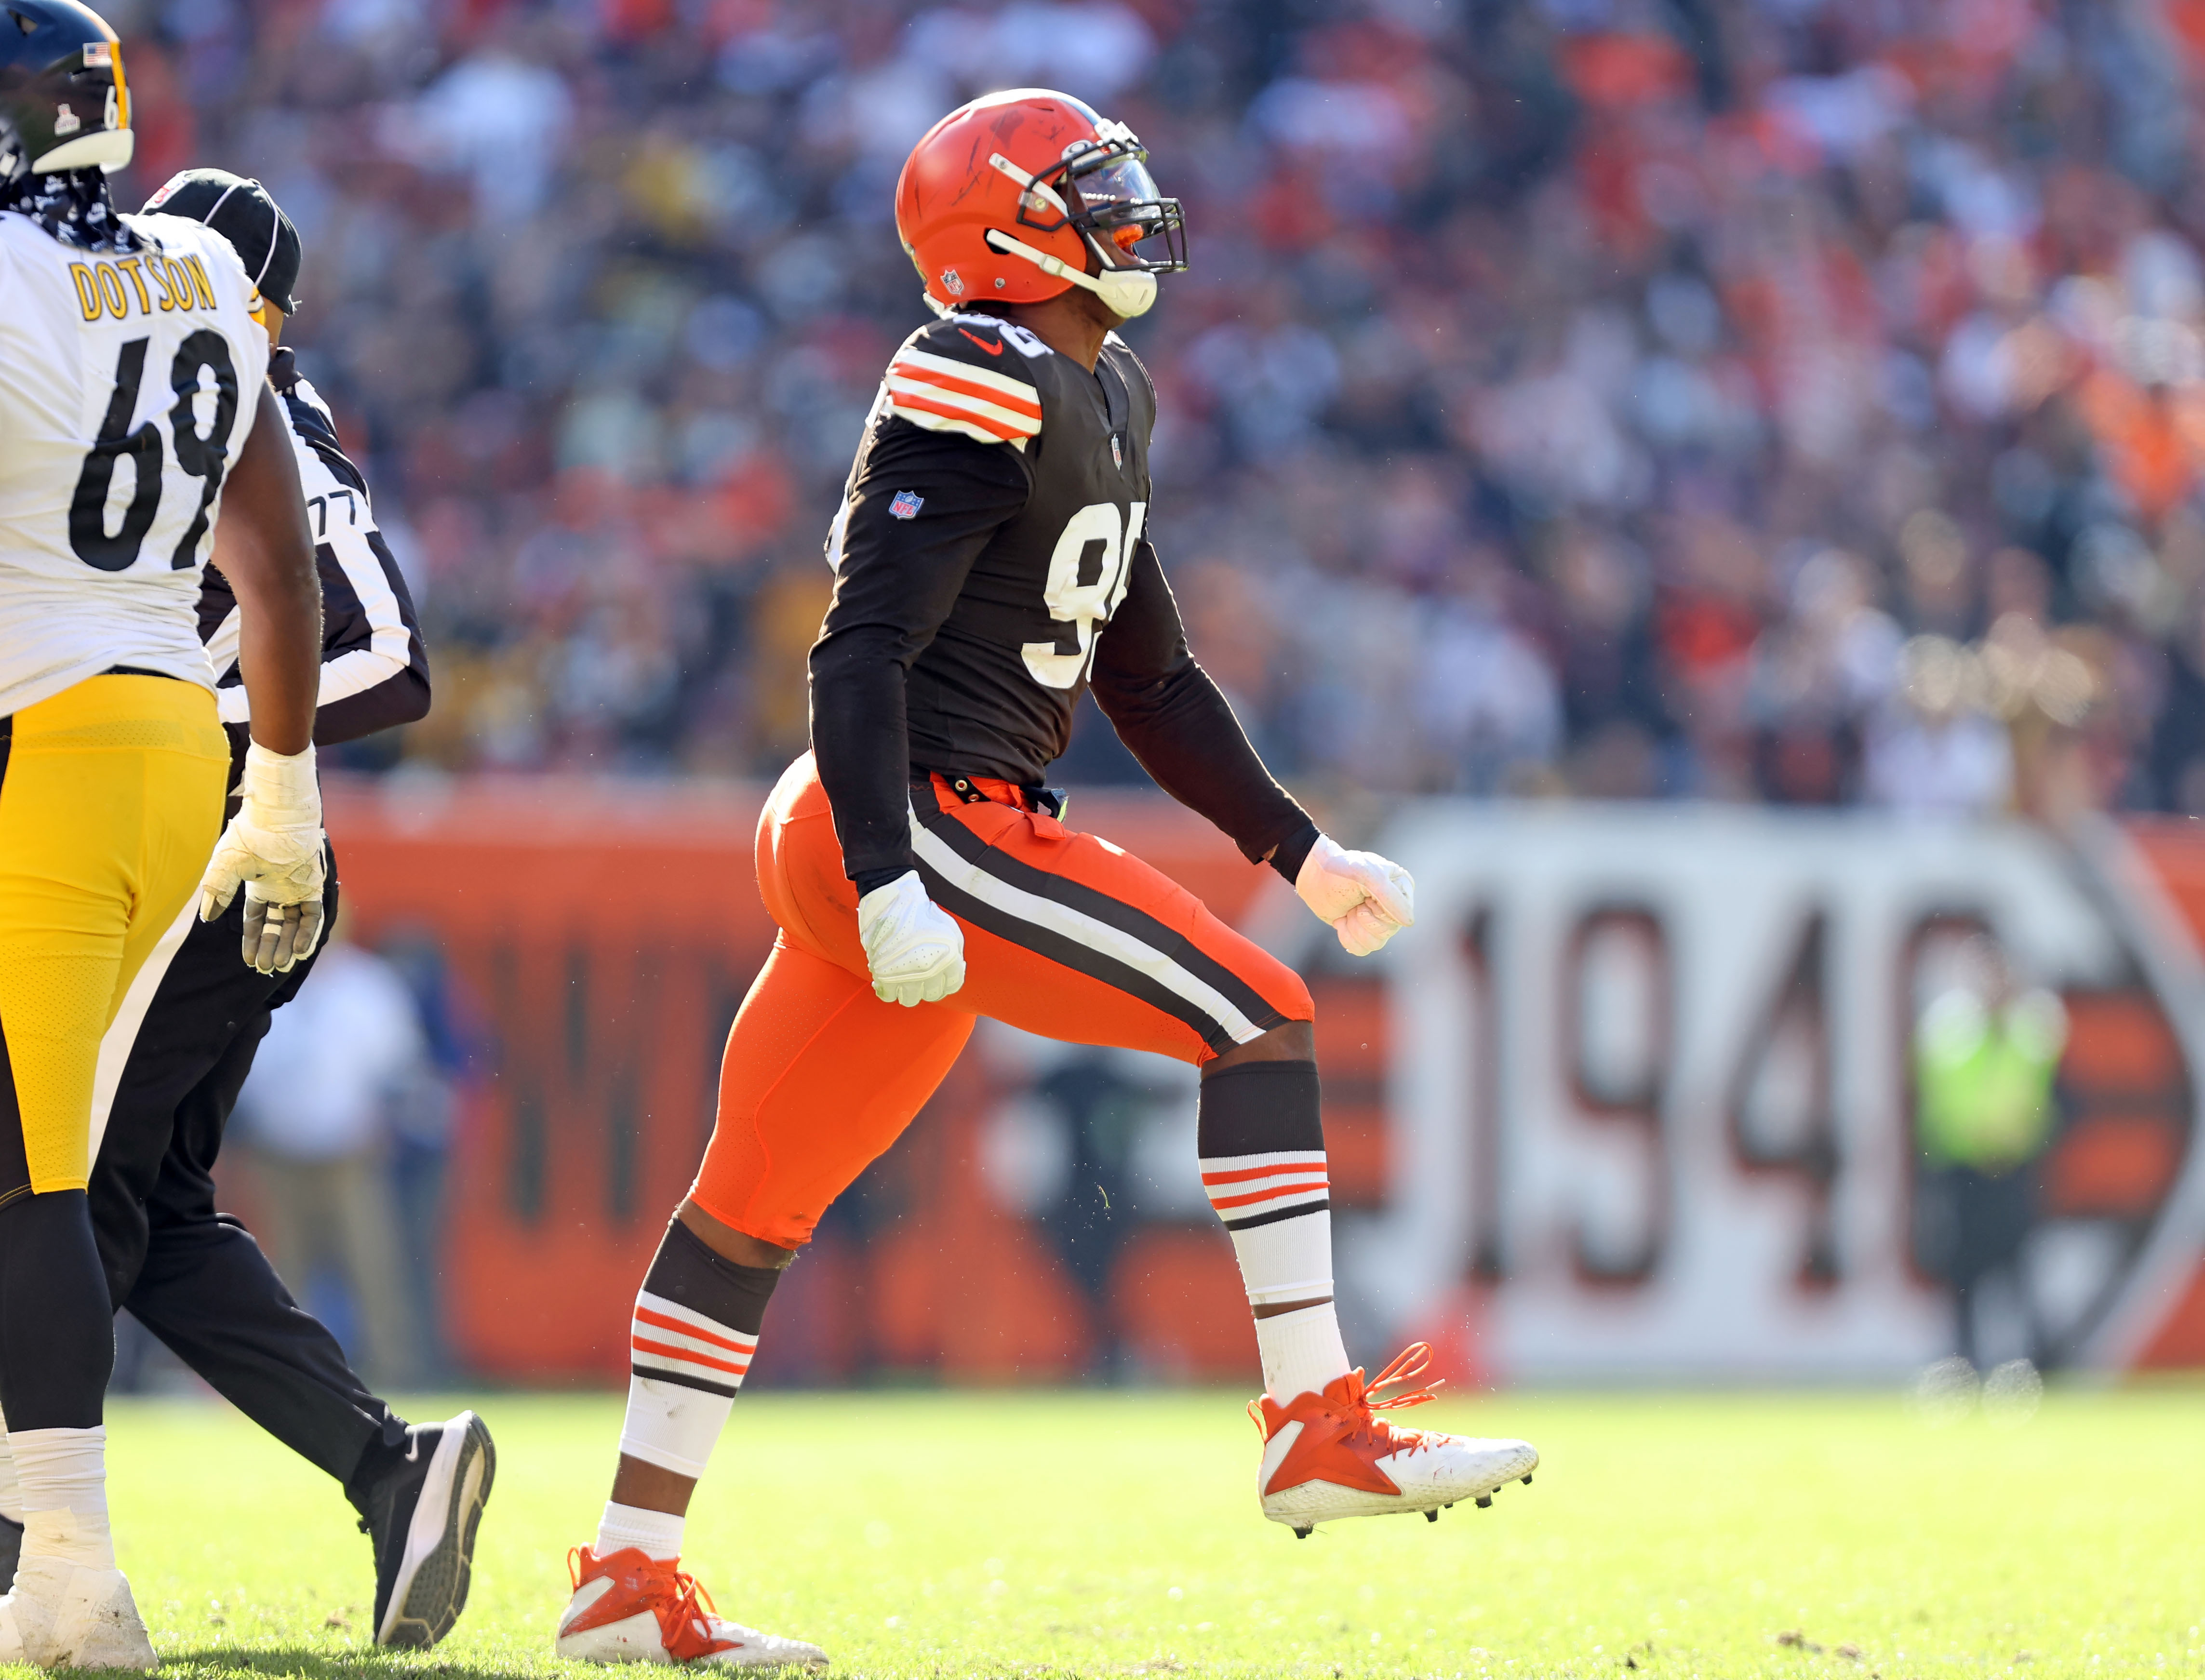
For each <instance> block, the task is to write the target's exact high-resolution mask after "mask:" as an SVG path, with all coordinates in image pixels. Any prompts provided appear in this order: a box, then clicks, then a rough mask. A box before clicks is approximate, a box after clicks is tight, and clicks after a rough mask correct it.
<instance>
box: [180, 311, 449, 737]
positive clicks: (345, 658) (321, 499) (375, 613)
mask: <svg viewBox="0 0 2205 1680" xmlns="http://www.w3.org/2000/svg"><path fill="white" fill-rule="evenodd" d="M279 354H280V353H279ZM286 360H287V361H288V358H286ZM279 371H280V372H281V373H282V374H290V375H291V377H289V378H288V379H287V378H282V377H279V378H278V379H277V383H276V389H277V391H278V394H279V395H282V399H283V406H284V410H285V413H286V415H287V416H288V419H289V420H290V422H291V444H292V450H293V453H294V454H295V455H296V456H297V458H298V462H299V481H300V488H301V489H302V490H304V491H305V492H306V521H307V525H308V528H309V529H310V530H311V531H312V532H313V535H314V561H315V565H316V567H317V569H318V571H319V573H320V574H321V584H322V680H321V693H320V697H319V700H318V709H317V712H316V714H315V718H314V741H315V744H316V745H321V746H329V745H334V744H336V743H337V742H339V741H349V740H357V739H360V737H361V736H363V735H371V734H373V733H376V732H377V730H380V729H388V728H391V727H395V726H396V725H399V724H401V723H411V722H413V721H415V720H416V719H418V718H419V717H421V716H422V715H424V714H425V713H426V712H427V711H428V709H429V655H428V650H427V649H426V647H425V646H424V644H423V643H422V640H421V626H420V620H419V616H418V614H416V613H415V611H414V608H413V594H412V592H411V591H409V590H408V589H407V585H406V579H405V575H404V574H403V573H401V571H400V570H399V569H398V562H397V561H396V560H395V558H394V557H393V556H392V555H391V552H390V545H389V543H387V542H385V541H384V540H383V532H382V531H381V530H379V529H378V528H377V525H376V522H375V510H374V508H373V505H372V504H371V502H370V500H369V497H368V491H367V481H366V479H365V478H362V477H361V476H360V469H359V468H358V467H356V466H354V465H353V464H352V462H351V461H350V460H348V459H347V458H346V456H345V454H344V451H343V450H342V448H340V447H339V445H338V442H337V432H336V424H335V422H334V421H332V420H331V419H330V413H329V410H328V409H327V408H325V407H323V406H322V402H321V400H320V398H319V397H318V396H317V395H316V394H315V392H314V389H313V387H312V385H310V384H308V383H306V381H304V380H303V379H298V378H296V377H295V374H293V373H292V371H291V370H290V369H289V368H288V366H287V367H285V368H283V369H281V370H279ZM214 581H215V580H214V579H213V578H212V576H210V579H209V584H210V588H212V586H213V585H214ZM226 592H227V591H224V593H226ZM205 604H206V603H202V614H201V621H202V624H203V625H205V627H206V628H207V630H208V631H209V632H210V633H209V634H208V636H207V653H208V656H210V657H211V659H212V660H213V662H214V667H215V669H216V671H217V673H218V674H219V676H218V679H217V691H216V698H217V703H219V705H220V708H221V713H222V721H223V722H224V723H229V724H242V723H246V722H248V721H250V720H251V716H252V709H251V704H250V703H249V702H248V701H247V698H246V694H245V688H244V685H243V681H242V679H241V675H240V674H239V672H238V668H237V636H238V623H237V608H236V607H235V604H234V603H228V602H224V603H222V604H223V608H226V610H223V611H221V613H220V614H219V616H218V617H217V618H216V619H215V621H214V622H212V623H211V624H209V623H208V622H207V620H208V619H209V617H210V616H211V615H210V614H207V613H206V612H205V610H204V608H205Z"/></svg>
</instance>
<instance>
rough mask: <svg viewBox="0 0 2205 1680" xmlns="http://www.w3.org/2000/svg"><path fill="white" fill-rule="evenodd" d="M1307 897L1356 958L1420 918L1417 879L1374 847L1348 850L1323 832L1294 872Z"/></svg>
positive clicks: (1297, 888) (1318, 916) (1305, 900)
mask: <svg viewBox="0 0 2205 1680" xmlns="http://www.w3.org/2000/svg"><path fill="white" fill-rule="evenodd" d="M1294 891H1295V892H1297V893H1300V894H1301V898H1302V902H1303V903H1304V904H1305V905H1308V906H1309V907H1310V908H1311V910H1313V911H1316V919H1317V920H1318V921H1320V922H1328V923H1331V924H1332V930H1333V931H1334V933H1336V934H1338V935H1340V945H1341V946H1342V947H1344V948H1345V949H1346V952H1347V954H1348V955H1349V956H1351V957H1367V956H1369V955H1370V953H1372V952H1374V951H1376V950H1377V949H1378V948H1379V947H1381V946H1382V945H1384V944H1385V942H1386V941H1388V940H1389V939H1391V938H1393V937H1394V935H1395V934H1397V933H1399V932H1400V931H1401V929H1404V928H1406V927H1412V926H1414V925H1415V923H1416V920H1417V883H1416V882H1413V881H1412V880H1410V879H1409V872H1408V870H1405V869H1403V868H1402V867H1401V866H1400V864H1394V863H1389V862H1388V861H1387V860H1386V859H1385V858H1381V857H1380V856H1379V855H1378V854H1377V853H1376V852H1343V851H1342V850H1340V847H1339V846H1335V845H1334V844H1333V842H1332V841H1331V840H1328V839H1326V838H1325V836H1323V835H1322V834H1319V835H1318V836H1317V837H1316V845H1315V846H1311V847H1310V852H1309V856H1308V857H1306V858H1303V859H1302V867H1301V871H1300V873H1299V874H1298V875H1296V876H1295V877H1294Z"/></svg>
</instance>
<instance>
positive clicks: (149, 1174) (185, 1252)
mask: <svg viewBox="0 0 2205 1680" xmlns="http://www.w3.org/2000/svg"><path fill="white" fill-rule="evenodd" d="M244 903H245V894H244V893H243V892H240V893H238V895H237V898H236V899H235V901H234V902H233V903H232V904H231V905H230V907H229V913H228V914H226V915H224V916H222V917H218V918H217V920H215V921H213V922H209V923H203V922H199V921H198V920H196V919H194V920H193V923H192V926H191V931H190V932H189V933H188V934H187V935H186V936H185V938H184V941H183V943H182V945H181V947H178V949H177V951H176V953H175V957H174V959H172V960H171V961H170V963H169V967H168V971H167V972H166V973H165V974H163V976H162V977H161V982H160V985H159V988H158V990H157V991H156V992H155V993H154V994H153V1000H152V1004H151V1006H149V1007H148V1008H147V1010H146V1016H145V1019H144V1021H143V1022H142V1023H141V1024H140V1026H139V1029H138V1031H137V1036H136V1037H135V1038H134V1041H133V1042H132V1045H131V1050H130V1056H129V1060H128V1062H127V1063H126V1064H125V1065H124V1068H123V1072H122V1081H121V1083H120V1084H119V1086H118V1087H117V1089H116V1095H115V1103H114V1107H112V1109H111V1110H110V1113H109V1115H108V1120H107V1129H106V1131H105V1134H104V1136H103V1137H101V1139H100V1143H99V1154H98V1158H97V1160H96V1161H94V1162H93V1164H92V1182H91V1185H90V1194H91V1198H92V1229H93V1232H94V1235H95V1236H96V1237H97V1238H98V1244H99V1258H100V1263H101V1265H102V1267H104V1269H105V1271H106V1273H107V1288H108V1295H109V1298H110V1301H111V1302H112V1303H114V1305H115V1307H116V1309H118V1310H119V1309H122V1308H125V1307H127V1308H128V1309H130V1313H131V1315H132V1316H133V1317H134V1318H136V1319H137V1320H138V1321H139V1322H140V1323H141V1324H143V1325H144V1326H145V1327H146V1329H148V1330H150V1331H151V1332H152V1333H153V1334H154V1335H155V1336H156V1337H158V1339H160V1340H161V1341H162V1342H163V1344H164V1345H166V1346H167V1347H168V1348H169V1350H170V1351H172V1352H174V1353H175V1356H177V1357H178V1358H179V1359H181V1360H182V1361H183V1362H184V1363H185V1364H187V1365H188V1366H189V1367H190V1368H192V1369H193V1370H194V1371H196V1372H198V1373H199V1375H200V1376H202V1377H204V1378H205V1379H206V1380H207V1381H208V1382H209V1383H210V1384H211V1385H212V1386H213V1387H214V1389H215V1391H216V1392H217V1393H219V1394H221V1395H222V1396H223V1398H225V1399H227V1400H229V1402H230V1403H231V1404H234V1405H235V1406H236V1408H237V1409H238V1410H240V1411H241V1412H243V1413H244V1414H245V1415H246V1416H247V1417H249V1418H251V1419H252V1420H253V1422H255V1423H258V1424H259V1426H260V1427H261V1428H264V1429H265V1430H266V1431H267V1432H268V1433H269V1434H271V1435H273V1436H275V1437H276V1440H280V1441H282V1443H283V1444H284V1445H285V1446H288V1447H289V1448H290V1449H291V1450H292V1451H294V1452H296V1453H298V1454H299V1456H300V1457H302V1458H305V1459H306V1460H307V1461H308V1462H309V1463H314V1464H318V1465H319V1466H320V1467H321V1468H322V1469H324V1470H327V1471H328V1472H329V1473H330V1475H333V1476H335V1477H336V1478H337V1480H338V1481H343V1482H347V1483H349V1482H351V1481H353V1480H354V1476H355V1474H356V1473H357V1472H359V1471H360V1469H362V1468H363V1465H364V1463H365V1462H366V1456H367V1453H368V1449H369V1448H370V1447H371V1446H382V1447H384V1448H388V1447H389V1446H394V1445H395V1444H396V1442H397V1441H398V1440H400V1439H401V1437H402V1435H403V1434H404V1430H405V1425H404V1423H403V1422H401V1420H399V1419H398V1418H397V1417H396V1416H395V1415H394V1414H393V1413H392V1411H391V1410H390V1409H389V1407H388V1406H387V1405H385V1404H383V1402H382V1401H381V1400H379V1399H377V1398H376V1397H375V1396H374V1395H372V1394H371V1393H369V1392H368V1391H367V1388H366V1385H365V1384H363V1383H362V1382H361V1381H360V1378H359V1377H358V1376H357V1375H355V1374H354V1371H353V1368H352V1367H351V1365H350V1364H349V1363H348V1362H347V1360H346V1358H345V1356H344V1350H343V1349H342V1348H341V1347H339V1346H338V1345H337V1341H336V1338H335V1337H334V1336H332V1335H330V1333H329V1332H328V1331H327V1330H326V1329H324V1327H322V1324H321V1322H320V1321H319V1320H318V1319H316V1318H314V1317H313V1316H312V1315H311V1314H309V1313H307V1312H306V1311H305V1310H304V1309H301V1308H300V1305H299V1304H298V1303H297V1302H296V1301H294V1300H293V1299H292V1298H291V1292H290V1291H288V1290H287V1289H286V1288H284V1286H283V1283H282V1279H279V1278H278V1277H277V1276H276V1271H275V1268H274V1267H271V1266H270V1264H269V1263H268V1259H267V1256H264V1255H263V1254H262V1253H261V1251H260V1245H259V1244H258V1243H256V1242H254V1241H253V1235H252V1233H251V1232H248V1231H247V1230H246V1228H245V1227H244V1226H242V1225H241V1224H240V1223H239V1222H238V1221H237V1220H235V1219H234V1218H232V1217H231V1216H230V1215H229V1214H222V1213H217V1211H216V1210H215V1204H214V1164H215V1158H216V1156H217V1155H219V1154H220V1153H221V1150H222V1137H223V1128H224V1127H225V1126H226V1125H228V1123H229V1114H230V1110H231V1109H232V1108H233V1107H235V1106H236V1103H237V1094H238V1091H239V1089H241V1087H242V1086H243V1085H244V1083H245V1076H246V1075H247V1072H250V1071H251V1070H252V1067H253V1054H254V1053H255V1052H256V1051H257V1050H258V1049H259V1047H260V1041H261V1039H262V1038H263V1037H264V1036H266V1034H267V1031H268V1024H269V1019H270V1015H271V1013H272V1012H274V1011H275V1010H276V1009H277V1008H279V1007H281V1006H282V1005H283V1004H285V1003H288V1001H289V1000H290V999H291V998H292V996H293V995H294V994H295V993H296V992H297V991H298V989H299V987H300V984H302V983H303V982H304V981H305V980H306V975H307V973H308V972H309V971H310V970H311V969H312V965H313V959H311V958H310V959H307V961H306V962H304V963H301V964H300V965H299V966H298V967H296V968H294V969H293V970H292V971H290V972H289V973H288V974H275V975H264V974H259V973H257V972H255V971H253V969H252V968H251V967H249V966H248V965H247V964H246V962H245V960H244V959H243V958H242V956H241V955H240V953H239V946H240V941H241V937H242V934H243V923H244V914H245V911H244ZM336 908H337V882H336V870H335V869H334V867H332V868H331V870H330V878H329V887H328V889H327V891H326V892H325V893H324V897H323V910H324V915H325V917H327V920H326V921H325V923H324V926H329V925H331V924H334V923H335V922H336ZM157 960H158V959H157Z"/></svg>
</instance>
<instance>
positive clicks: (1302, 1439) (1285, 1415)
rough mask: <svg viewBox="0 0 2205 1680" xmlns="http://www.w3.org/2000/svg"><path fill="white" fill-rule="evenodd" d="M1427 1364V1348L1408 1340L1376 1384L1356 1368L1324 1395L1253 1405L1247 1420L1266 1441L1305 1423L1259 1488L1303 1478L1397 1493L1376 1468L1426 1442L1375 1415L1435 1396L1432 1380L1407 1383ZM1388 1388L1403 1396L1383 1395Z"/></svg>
mask: <svg viewBox="0 0 2205 1680" xmlns="http://www.w3.org/2000/svg"><path fill="white" fill-rule="evenodd" d="M1431 1362H1432V1349H1431V1344H1430V1343H1429V1342H1412V1343H1410V1344H1409V1345H1408V1346H1407V1347H1406V1348H1404V1349H1403V1350H1402V1351H1400V1354H1398V1355H1397V1356H1395V1357H1394V1361H1393V1362H1392V1363H1391V1364H1389V1365H1388V1366H1387V1367H1386V1368H1384V1369H1383V1370H1382V1371H1380V1372H1379V1373H1378V1375H1377V1377H1376V1380H1371V1381H1369V1382H1366V1381H1364V1376H1363V1370H1362V1368H1361V1367H1360V1366H1358V1367H1357V1368H1355V1369H1354V1370H1352V1371H1350V1372H1348V1373H1347V1374H1346V1375H1345V1376H1342V1377H1337V1378H1334V1380H1332V1381H1331V1382H1330V1383H1328V1384H1327V1385H1326V1386H1325V1390H1324V1392H1322V1394H1314V1393H1311V1394H1301V1395H1298V1396H1296V1397H1295V1398H1294V1400H1293V1403H1292V1404H1288V1405H1283V1406H1282V1405H1281V1404H1279V1403H1278V1402H1277V1401H1275V1400H1274V1399H1273V1398H1271V1397H1270V1396H1269V1395H1268V1394H1266V1395H1264V1396H1263V1397H1262V1398H1260V1399H1256V1400H1251V1401H1250V1402H1249V1403H1248V1416H1250V1417H1251V1418H1252V1419H1254V1420H1255V1423H1256V1428H1257V1430H1258V1431H1259V1432H1260V1433H1261V1434H1262V1435H1263V1440H1264V1441H1265V1442H1266V1443H1267V1444H1268V1443H1269V1441H1270V1440H1271V1438H1272V1437H1273V1436H1275V1435H1276V1434H1278V1433H1279V1431H1280V1430H1281V1429H1283V1428H1286V1426H1287V1424H1289V1423H1293V1422H1299V1424H1300V1425H1301V1426H1302V1429H1301V1434H1299V1436H1298V1437H1296V1439H1295V1440H1294V1442H1293V1445H1292V1446H1289V1447H1288V1448H1287V1454H1286V1457H1284V1458H1282V1459H1281V1461H1280V1463H1279V1468H1278V1469H1276V1470H1275V1471H1274V1472H1273V1473H1272V1475H1271V1478H1270V1480H1269V1482H1268V1483H1266V1484H1265V1486H1264V1488H1263V1491H1264V1492H1265V1493H1282V1492H1284V1491H1285V1490H1286V1489H1287V1488H1289V1487H1299V1486H1300V1485H1301V1484H1302V1483H1304V1482H1305V1481H1330V1482H1334V1483H1337V1484H1339V1485H1340V1486H1341V1487H1357V1488H1361V1489H1364V1491H1366V1492H1369V1493H1400V1491H1401V1490H1400V1487H1397V1486H1395V1485H1394V1481H1393V1478H1392V1477H1390V1476H1388V1475H1387V1474H1386V1473H1385V1472H1384V1471H1383V1470H1382V1469H1379V1468H1378V1463H1377V1461H1378V1460H1379V1459H1381V1458H1389V1457H1393V1456H1394V1454H1396V1453H1401V1452H1420V1451H1423V1449H1424V1447H1425V1446H1427V1444H1428V1443H1427V1440H1426V1435H1425V1432H1424V1431H1423V1430H1421V1429H1408V1428H1402V1427H1401V1426H1400V1424H1398V1423H1394V1422H1390V1421H1389V1420H1388V1419H1386V1418H1382V1417H1380V1416H1377V1414H1378V1413H1380V1412H1383V1411H1398V1410H1403V1409H1405V1408H1406V1407H1409V1406H1421V1405H1423V1404H1424V1403H1425V1402H1426V1401H1428V1400H1434V1399H1437V1398H1439V1397H1438V1396H1437V1395H1436V1394H1435V1393H1434V1392H1433V1390H1434V1389H1436V1388H1438V1387H1439V1386H1440V1384H1439V1383H1438V1382H1436V1381H1435V1382H1433V1383H1431V1384H1430V1385H1429V1386H1425V1387H1421V1388H1409V1387H1407V1386H1406V1385H1408V1384H1410V1383H1413V1382H1415V1381H1416V1380H1417V1379H1418V1378H1419V1377H1421V1376H1422V1375H1423V1374H1424V1373H1425V1371H1427V1370H1429V1368H1430V1367H1431ZM1388 1388H1400V1389H1402V1391H1403V1392H1400V1393H1398V1394H1391V1395H1387V1396H1386V1397H1385V1398H1379V1396H1380V1395H1381V1393H1382V1392H1383V1391H1384V1390H1386V1389H1388Z"/></svg>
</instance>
